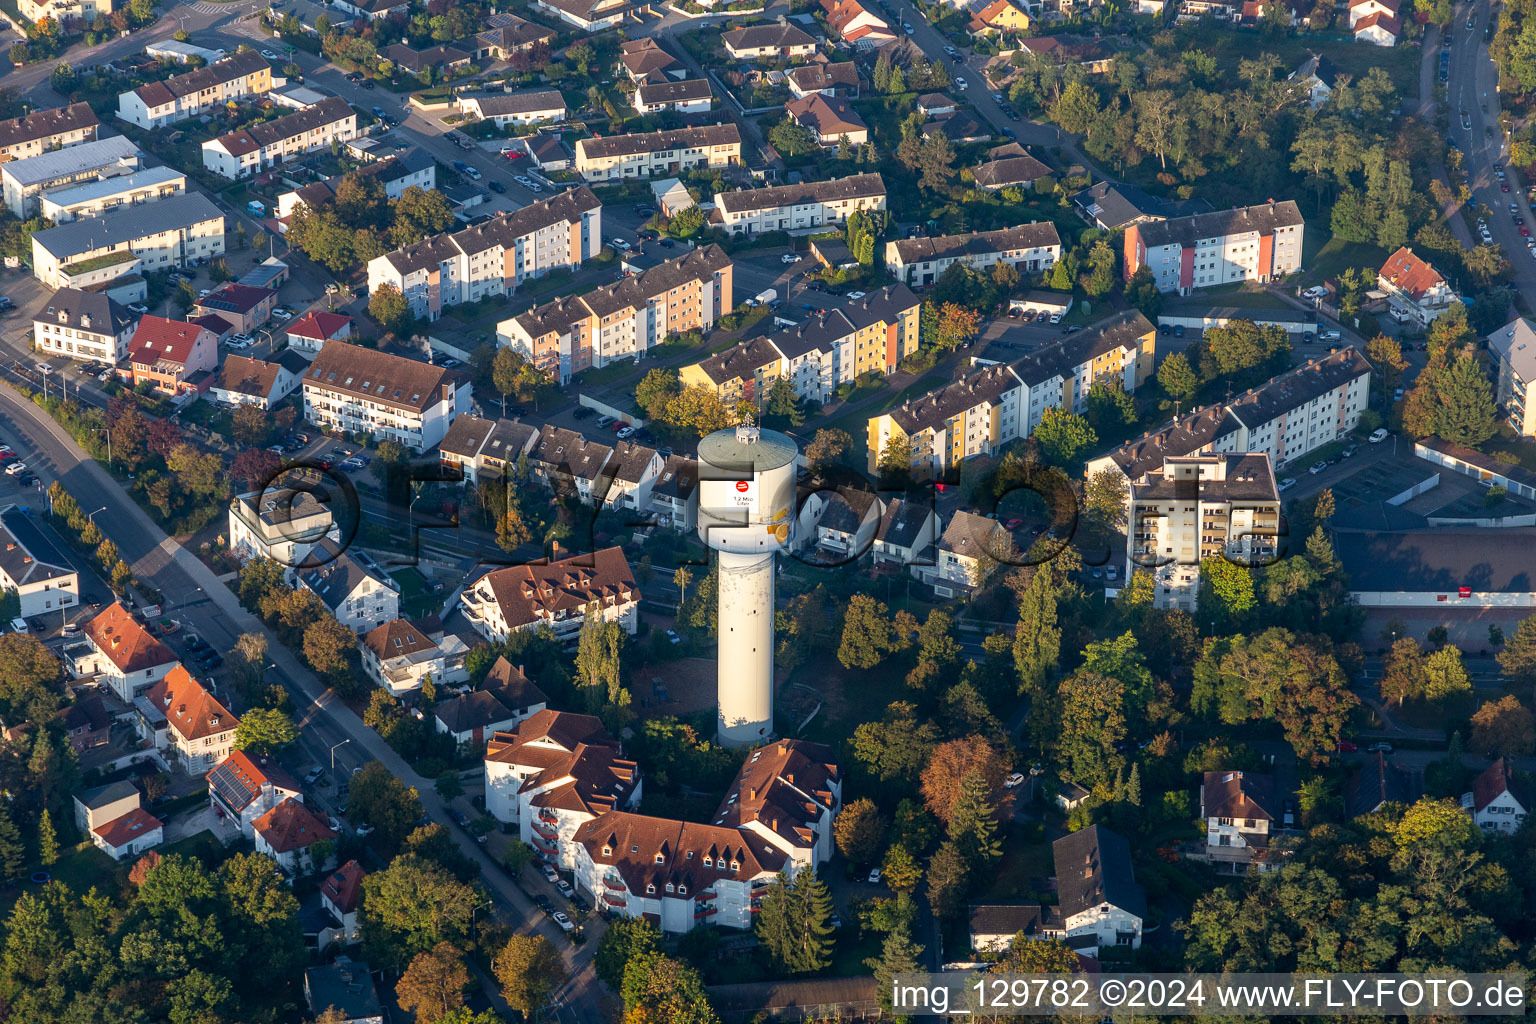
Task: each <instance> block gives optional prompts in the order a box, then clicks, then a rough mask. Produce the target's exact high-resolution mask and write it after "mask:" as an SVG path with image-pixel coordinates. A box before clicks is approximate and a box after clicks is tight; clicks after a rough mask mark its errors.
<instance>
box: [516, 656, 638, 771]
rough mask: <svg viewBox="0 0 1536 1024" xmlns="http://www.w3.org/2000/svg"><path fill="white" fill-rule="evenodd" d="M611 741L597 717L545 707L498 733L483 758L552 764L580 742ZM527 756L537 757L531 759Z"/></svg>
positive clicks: (536, 764)
mask: <svg viewBox="0 0 1536 1024" xmlns="http://www.w3.org/2000/svg"><path fill="white" fill-rule="evenodd" d="M498 663H499V662H498ZM612 742H613V740H612V739H611V738H610V737H609V735H608V730H607V729H605V728H603V723H602V720H601V719H599V718H598V717H597V716H595V715H578V714H575V713H574V712H571V711H551V710H549V709H548V708H546V709H544V710H543V711H538V712H535V713H534V714H531V715H529V716H528V717H527V718H525V719H523V720H522V721H521V722H519V723H517V727H516V728H514V729H513V730H512V731H511V732H498V733H497V734H496V735H495V736H493V737H491V741H490V744H489V745H488V746H487V748H486V751H485V759H486V760H487V761H504V762H506V763H507V764H529V765H532V766H535V767H537V766H539V765H540V764H543V765H549V764H554V763H555V762H556V761H559V760H560V759H562V758H563V757H564V756H565V755H566V754H569V753H570V752H571V751H573V750H575V749H576V748H577V747H578V746H580V745H581V744H583V743H612ZM531 744H538V745H539V747H541V748H542V751H543V752H540V751H539V750H537V749H529V748H530V745H531ZM530 757H537V758H538V760H533V761H530V760H529V758H530Z"/></svg>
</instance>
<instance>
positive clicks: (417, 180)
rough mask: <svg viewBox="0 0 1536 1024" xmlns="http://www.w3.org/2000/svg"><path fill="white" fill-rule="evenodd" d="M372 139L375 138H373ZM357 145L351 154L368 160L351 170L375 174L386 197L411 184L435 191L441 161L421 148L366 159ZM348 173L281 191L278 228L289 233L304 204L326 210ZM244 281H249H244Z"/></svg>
mask: <svg viewBox="0 0 1536 1024" xmlns="http://www.w3.org/2000/svg"><path fill="white" fill-rule="evenodd" d="M368 141H372V139H369V140H368ZM355 144H356V140H354V143H353V145H349V146H348V147H347V151H348V155H356V156H357V157H358V158H359V159H362V160H363V161H364V162H363V163H362V165H361V166H359V167H357V168H355V169H354V170H353V171H351V172H349V173H355V174H358V175H361V176H362V177H365V178H373V179H375V180H376V181H379V182H381V183H383V185H384V198H386V199H399V198H400V197H401V196H402V195H404V194H405V190H406V189H408V188H413V187H414V188H420V189H423V190H425V191H427V192H431V191H432V190H433V189H435V188H436V187H437V161H436V160H434V159H433V158H432V156H431V154H429V153H427V152H426V151H425V150H421V149H406V150H403V151H401V152H399V153H398V154H396V155H392V156H387V157H385V158H383V159H382V160H381V159H366V157H365V155H363V154H360V153H358V151H357V150H356V149H354V146H355ZM344 177H345V175H338V176H336V177H331V178H326V179H324V180H322V181H314V182H310V183H309V184H308V185H304V186H303V187H301V188H296V189H294V190H293V191H291V192H279V193H278V194H277V216H278V218H279V223H278V228H279V230H280V231H282V232H283V233H285V234H286V233H287V230H288V225H287V221H288V219H289V218H291V217H292V216H293V214H294V211H296V210H297V209H298V208H299V207H300V206H307V207H309V208H310V209H311V210H323V209H325V208H326V207H328V206H330V205H331V204H332V203H334V202H335V201H336V187H337V185H338V184H339V183H340V182H341V180H342V179H343V178H344ZM241 283H242V284H243V283H245V282H241Z"/></svg>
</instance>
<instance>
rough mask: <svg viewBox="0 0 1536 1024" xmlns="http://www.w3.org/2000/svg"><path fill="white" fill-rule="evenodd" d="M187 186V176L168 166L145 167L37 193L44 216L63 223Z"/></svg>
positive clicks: (151, 199)
mask: <svg viewBox="0 0 1536 1024" xmlns="http://www.w3.org/2000/svg"><path fill="white" fill-rule="evenodd" d="M186 190H187V176H186V175H185V174H183V173H181V172H180V171H178V170H176V169H175V168H172V167H147V168H144V169H143V170H138V171H133V172H130V173H128V174H122V175H114V176H113V177H109V178H103V179H101V180H100V181H87V182H85V183H84V184H80V185H74V186H71V187H69V188H59V189H53V190H50V191H47V192H43V193H42V194H40V195H39V196H38V197H37V201H38V212H39V213H40V214H42V216H43V219H44V220H49V221H52V222H53V223H55V224H67V223H68V222H70V221H72V220H79V219H80V218H81V217H95V216H97V215H98V214H103V213H106V212H107V211H109V210H115V209H117V208H118V207H119V206H137V205H139V204H141V203H152V202H155V201H156V200H159V199H165V198H168V197H170V196H179V195H181V194H183V193H184V192H186Z"/></svg>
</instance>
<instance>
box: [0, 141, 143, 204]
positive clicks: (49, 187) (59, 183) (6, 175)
mask: <svg viewBox="0 0 1536 1024" xmlns="http://www.w3.org/2000/svg"><path fill="white" fill-rule="evenodd" d="M143 155H144V154H142V153H140V152H139V147H137V146H135V145H134V144H133V143H132V142H131V141H130V140H128V139H125V138H123V137H122V136H120V135H117V136H113V137H112V138H108V139H98V140H97V141H95V142H82V143H81V144H80V145H78V146H71V147H69V148H68V149H54V150H49V151H48V152H46V153H40V154H38V155H37V156H29V157H24V158H22V159H19V160H9V161H7V162H5V163H4V164H0V185H3V191H4V194H5V205H6V207H7V208H8V209H9V210H10V211H11V213H13V214H15V215H16V216H17V217H18V218H20V219H22V220H26V219H29V218H31V217H33V216H35V215H36V214H37V212H38V210H39V209H40V207H41V205H42V197H43V195H44V194H45V193H47V192H52V191H55V190H58V189H68V188H71V187H72V186H75V185H79V184H81V183H82V182H99V181H101V180H102V179H107V178H115V177H119V176H126V175H128V174H131V173H133V172H134V171H137V170H138V169H139V161H140V160H141V159H142V157H143Z"/></svg>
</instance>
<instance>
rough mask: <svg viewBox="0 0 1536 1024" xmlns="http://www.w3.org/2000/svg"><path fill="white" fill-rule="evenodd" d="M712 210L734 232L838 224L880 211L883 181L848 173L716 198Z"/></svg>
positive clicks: (782, 229) (786, 229) (744, 190)
mask: <svg viewBox="0 0 1536 1024" xmlns="http://www.w3.org/2000/svg"><path fill="white" fill-rule="evenodd" d="M715 208H716V210H717V211H718V213H719V215H720V223H721V226H722V227H724V228H725V229H726V230H727V231H730V232H731V233H733V234H761V233H762V232H764V231H798V230H802V229H806V228H819V227H823V226H831V225H838V224H843V223H845V222H846V221H847V220H848V215H849V214H850V213H852V212H853V211H854V210H862V211H863V212H865V213H870V212H873V211H876V210H883V209H885V181H884V179H882V178H881V177H880V175H879V174H853V175H849V176H848V177H846V178H837V179H834V180H832V181H810V182H805V183H803V184H800V185H775V186H772V187H769V188H753V189H737V190H735V191H734V192H721V193H719V194H717V195H716V196H715Z"/></svg>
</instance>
